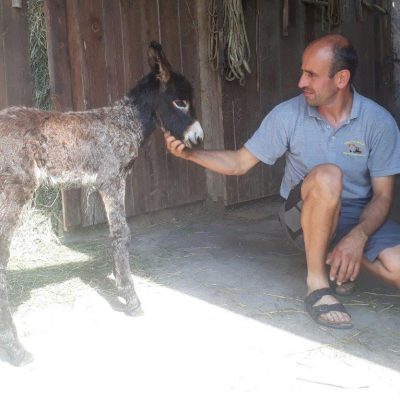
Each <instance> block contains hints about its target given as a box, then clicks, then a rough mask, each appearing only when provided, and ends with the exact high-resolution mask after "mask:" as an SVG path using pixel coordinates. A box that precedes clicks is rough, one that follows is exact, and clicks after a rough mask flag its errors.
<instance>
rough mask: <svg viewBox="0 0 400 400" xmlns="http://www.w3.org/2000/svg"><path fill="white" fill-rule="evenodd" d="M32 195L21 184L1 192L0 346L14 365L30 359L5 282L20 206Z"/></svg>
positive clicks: (31, 192) (4, 188) (9, 186)
mask: <svg viewBox="0 0 400 400" xmlns="http://www.w3.org/2000/svg"><path fill="white" fill-rule="evenodd" d="M32 194H33V189H32V190H30V189H27V188H26V187H24V186H22V185H7V186H6V187H2V190H1V192H0V347H1V348H2V349H4V350H5V351H6V353H7V355H8V357H9V360H10V362H11V363H12V364H14V365H23V364H27V363H29V362H30V361H32V359H33V357H32V356H31V355H30V353H28V352H27V351H26V350H25V349H24V347H23V346H22V345H21V343H20V342H19V340H18V335H17V330H16V328H15V325H14V322H13V320H12V316H11V311H10V305H9V301H8V294H7V280H6V269H7V264H8V260H9V257H10V243H11V238H12V235H13V233H14V230H15V228H16V225H17V223H18V220H19V218H20V215H21V211H22V209H23V206H24V205H25V204H26V203H27V202H28V201H29V200H30V199H31V198H32Z"/></svg>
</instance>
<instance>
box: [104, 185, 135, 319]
mask: <svg viewBox="0 0 400 400" xmlns="http://www.w3.org/2000/svg"><path fill="white" fill-rule="evenodd" d="M99 191H100V195H101V197H102V199H103V203H104V207H105V210H106V213H107V219H108V224H109V227H110V234H111V240H112V249H113V257H114V276H115V279H116V283H117V289H118V294H119V295H120V296H121V297H123V298H124V299H125V301H126V312H127V313H128V314H130V315H135V314H137V312H138V310H139V307H140V301H139V299H138V297H137V295H136V292H135V289H134V285H133V278H132V274H131V271H130V268H129V251H128V243H129V227H128V224H127V223H126V214H125V179H124V178H118V179H115V180H114V181H112V182H110V183H108V184H105V185H103V186H102V187H101V189H100V190H99Z"/></svg>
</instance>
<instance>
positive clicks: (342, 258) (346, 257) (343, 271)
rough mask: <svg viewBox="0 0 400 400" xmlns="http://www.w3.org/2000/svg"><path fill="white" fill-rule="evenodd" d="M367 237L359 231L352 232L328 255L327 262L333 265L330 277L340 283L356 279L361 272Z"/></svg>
mask: <svg viewBox="0 0 400 400" xmlns="http://www.w3.org/2000/svg"><path fill="white" fill-rule="evenodd" d="M366 242H367V237H366V236H365V235H362V234H360V233H359V232H353V231H352V232H350V233H349V234H348V235H346V236H345V237H344V238H343V239H342V240H341V241H340V242H339V243H338V244H337V245H336V246H335V248H334V249H333V251H332V252H331V253H330V254H329V255H328V258H327V260H326V263H327V264H329V265H330V266H331V270H330V274H329V276H330V279H331V280H332V281H334V280H336V283H337V284H338V285H341V284H342V283H344V282H347V281H349V280H350V281H354V280H355V279H356V277H357V276H358V273H359V272H360V266H361V261H362V257H363V253H364V246H365V243H366Z"/></svg>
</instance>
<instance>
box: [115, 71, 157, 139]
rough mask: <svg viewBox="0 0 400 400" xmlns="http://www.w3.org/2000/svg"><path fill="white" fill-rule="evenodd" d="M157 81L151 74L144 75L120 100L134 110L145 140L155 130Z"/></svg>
mask: <svg viewBox="0 0 400 400" xmlns="http://www.w3.org/2000/svg"><path fill="white" fill-rule="evenodd" d="M159 85H160V84H159V81H158V80H157V79H156V78H155V76H154V75H153V74H148V75H146V76H145V77H144V78H143V79H141V80H140V81H139V83H138V84H137V85H136V86H135V87H134V88H133V89H132V90H131V91H130V92H129V93H128V94H127V95H126V96H125V97H124V99H123V100H122V101H123V103H124V104H125V105H129V106H130V107H132V108H134V109H135V111H136V113H137V116H138V118H139V119H140V125H141V126H142V137H143V139H144V140H145V139H146V138H147V137H148V136H149V135H150V134H151V133H152V132H153V131H154V129H155V128H156V124H157V120H156V106H157V96H158V94H159V90H160V87H159Z"/></svg>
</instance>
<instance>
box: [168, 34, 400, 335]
mask: <svg viewBox="0 0 400 400" xmlns="http://www.w3.org/2000/svg"><path fill="white" fill-rule="evenodd" d="M356 67H357V54H356V51H355V49H354V48H353V46H352V45H351V44H350V42H349V40H348V39H347V38H345V37H343V36H341V35H327V36H324V37H322V38H320V39H318V40H315V41H314V42H312V43H311V44H309V45H308V46H307V48H306V49H305V51H304V53H303V59H302V67H301V77H300V80H299V84H298V86H299V88H300V89H301V91H302V94H301V95H299V96H297V97H295V98H293V99H290V100H288V101H285V102H283V103H282V104H280V105H278V106H277V107H275V108H274V109H273V110H272V111H271V112H270V113H269V114H268V115H267V116H266V117H265V119H264V120H263V122H262V123H261V125H260V127H259V129H258V130H257V131H256V132H255V133H254V135H253V136H252V137H251V138H250V139H249V140H248V141H247V142H246V143H245V145H244V147H243V148H241V149H239V150H237V151H227V150H223V151H208V150H190V149H188V148H186V147H185V145H184V144H183V143H182V142H181V141H179V140H176V139H175V138H174V137H173V136H171V135H169V134H168V133H166V134H165V140H166V146H167V148H168V150H169V151H170V152H171V153H172V154H173V155H175V156H177V157H181V158H184V159H186V160H189V161H192V162H195V163H196V164H199V165H201V166H203V167H205V168H208V169H210V170H212V171H215V172H218V173H221V174H224V175H242V174H245V173H246V172H247V171H248V170H250V169H251V168H252V167H254V166H255V165H256V164H257V163H258V162H260V161H262V162H264V163H266V164H271V165H272V164H274V163H275V161H276V160H277V159H278V158H279V157H280V156H282V155H283V154H285V153H286V167H285V174H284V177H283V180H282V184H281V195H282V197H283V198H284V199H285V202H284V204H283V207H282V209H281V212H280V220H281V223H282V224H283V225H284V227H285V229H286V231H287V232H288V234H289V236H290V238H291V239H293V240H294V242H295V243H296V244H297V245H299V246H304V249H305V253H306V260H307V297H306V298H305V306H306V310H307V312H308V313H309V314H310V316H311V317H312V318H313V320H314V321H316V322H317V323H319V324H321V325H324V326H328V327H332V328H351V327H352V321H351V317H350V314H349V313H348V312H347V310H346V309H345V308H344V306H343V305H342V304H341V303H340V302H339V301H338V300H337V298H336V297H335V295H336V293H335V291H333V290H332V289H331V288H330V286H332V285H330V283H332V282H334V283H335V284H336V286H337V290H338V291H339V290H340V289H341V288H344V287H345V286H346V285H350V286H351V285H352V282H354V280H355V279H356V278H357V275H358V273H359V271H360V268H361V267H362V268H366V269H367V270H368V271H370V272H372V273H373V274H374V275H375V276H377V277H380V278H382V279H383V280H384V281H386V282H388V283H390V284H392V285H394V286H396V287H400V225H399V224H397V223H395V222H394V221H391V220H389V219H388V218H387V217H388V213H389V210H390V206H391V202H392V196H393V187H394V175H395V174H397V173H400V135H399V130H398V128H397V125H396V122H395V121H394V119H393V117H392V116H391V115H390V114H389V113H388V112H387V111H386V110H385V109H383V108H382V107H380V106H379V105H378V104H376V103H375V102H373V101H372V100H370V99H367V98H365V97H363V96H361V95H360V94H358V93H357V92H356V91H355V89H354V87H353V86H352V79H353V76H354V73H355V70H356ZM327 265H328V267H329V268H327Z"/></svg>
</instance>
